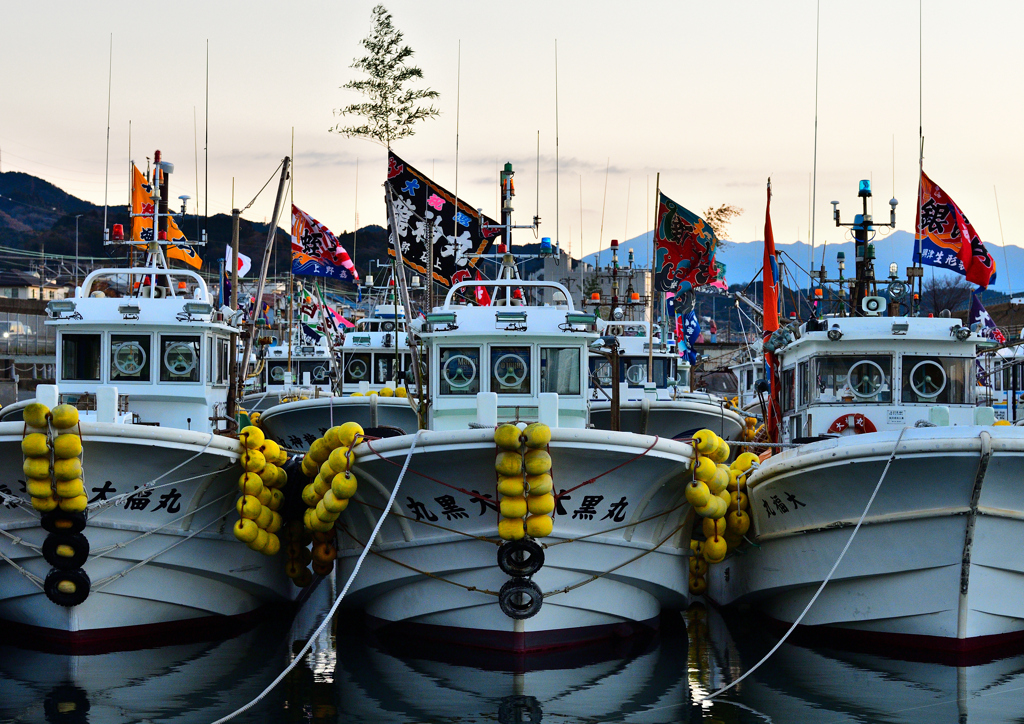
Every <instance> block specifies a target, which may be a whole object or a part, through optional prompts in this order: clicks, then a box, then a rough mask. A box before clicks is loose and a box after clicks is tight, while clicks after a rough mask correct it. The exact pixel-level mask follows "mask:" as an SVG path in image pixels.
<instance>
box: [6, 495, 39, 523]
mask: <svg viewBox="0 0 1024 724" xmlns="http://www.w3.org/2000/svg"><path fill="white" fill-rule="evenodd" d="M0 503H3V504H5V505H7V504H10V505H12V506H13V505H16V506H18V507H19V508H24V509H25V510H27V511H29V512H30V513H31V514H32V517H34V518H39V517H41V516H40V515H39V512H38V511H37V510H36V509H35V508H33V507H32V504H31V503H30V502H28V501H27V500H25V499H24V498H19V497H18V496H17V495H8V494H7V493H4V492H2V491H0Z"/></svg>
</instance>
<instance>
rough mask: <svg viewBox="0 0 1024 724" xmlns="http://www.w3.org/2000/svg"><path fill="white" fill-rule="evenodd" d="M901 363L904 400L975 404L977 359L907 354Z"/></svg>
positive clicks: (945, 403)
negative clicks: (912, 355)
mask: <svg viewBox="0 0 1024 724" xmlns="http://www.w3.org/2000/svg"><path fill="white" fill-rule="evenodd" d="M900 362H901V364H902V367H903V402H910V403H926V404H929V405H963V404H974V365H973V362H974V359H973V358H964V357H910V356H906V357H903V359H902V360H901V361H900Z"/></svg>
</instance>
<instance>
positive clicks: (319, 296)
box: [289, 277, 341, 393]
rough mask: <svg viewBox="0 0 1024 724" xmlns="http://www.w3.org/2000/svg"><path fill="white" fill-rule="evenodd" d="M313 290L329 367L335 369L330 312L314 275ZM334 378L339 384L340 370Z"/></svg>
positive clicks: (336, 364) (335, 361) (336, 363)
mask: <svg viewBox="0 0 1024 724" xmlns="http://www.w3.org/2000/svg"><path fill="white" fill-rule="evenodd" d="M313 291H315V292H316V298H317V300H318V301H319V302H320V314H321V316H322V317H323V320H324V321H323V325H324V335H325V336H326V337H327V349H328V350H329V354H328V356H329V357H330V358H331V368H332V369H337V366H338V362H337V360H335V358H334V338H333V337H332V336H331V325H330V324H328V322H327V315H328V314H330V311H328V309H327V303H326V302H325V301H324V295H323V292H321V291H320V283H319V282H317V281H316V278H315V277H314V278H313ZM290 346H291V345H289V347H290ZM290 354H291V353H290V352H289V356H290ZM336 380H337V383H338V384H339V385H340V384H341V370H338V376H337V378H336ZM334 391H335V388H334V385H333V384H332V385H331V392H332V393H333V392H334Z"/></svg>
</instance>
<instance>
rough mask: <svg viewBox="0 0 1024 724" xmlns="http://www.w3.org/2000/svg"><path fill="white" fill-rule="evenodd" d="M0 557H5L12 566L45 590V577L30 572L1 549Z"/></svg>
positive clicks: (40, 588)
mask: <svg viewBox="0 0 1024 724" xmlns="http://www.w3.org/2000/svg"><path fill="white" fill-rule="evenodd" d="M0 558H3V559H4V560H5V561H7V562H8V563H9V564H10V565H11V567H12V568H13V569H14V570H16V571H17V572H18V573H20V574H21V575H23V576H24V577H25V578H27V579H28V580H29V581H30V582H31V583H33V584H35V586H36V587H37V588H38V589H39V590H40V591H42V590H43V579H42V578H40V577H39V576H37V575H35V574H34V573H30V572H29V571H27V570H25V569H24V568H22V567H21V566H19V565H18V564H17V563H15V562H14V561H12V560H11V559H10V558H8V557H7V556H6V554H4V552H3V551H0Z"/></svg>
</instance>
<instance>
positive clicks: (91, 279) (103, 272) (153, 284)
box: [77, 266, 210, 302]
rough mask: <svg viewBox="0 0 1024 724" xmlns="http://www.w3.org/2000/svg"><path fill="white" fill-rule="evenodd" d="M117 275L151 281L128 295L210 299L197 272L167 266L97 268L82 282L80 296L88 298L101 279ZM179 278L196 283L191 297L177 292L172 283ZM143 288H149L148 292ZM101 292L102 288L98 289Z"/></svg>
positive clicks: (207, 290) (131, 290)
mask: <svg viewBox="0 0 1024 724" xmlns="http://www.w3.org/2000/svg"><path fill="white" fill-rule="evenodd" d="M117 277H129V278H131V277H139V278H140V279H142V278H146V277H148V278H149V282H148V283H147V284H146V285H145V286H141V285H140V287H139V289H138V290H133V289H131V288H129V289H128V295H127V296H132V297H141V296H149V297H157V298H159V297H160V296H167V297H179V298H182V299H185V298H192V299H198V300H200V301H203V302H205V301H207V300H209V299H210V290H209V288H208V287H207V286H206V281H205V280H204V279H203V278H202V277H201V276H200V275H199V274H197V273H196V272H194V271H192V270H191V269H169V268H166V267H153V266H150V267H128V268H126V269H97V270H96V271H93V272H91V273H90V274H89V276H87V277H86V278H85V281H83V282H82V286H81V288H80V289H79V290H78V294H77V297H78V298H88V297H89V296H91V294H92V293H93V287H94V285H95V283H96V282H97V281H98V280H101V279H113V278H117ZM158 277H167V281H168V285H167V287H164V286H163V285H161V284H158V283H157V278H158ZM175 278H177V279H178V280H183V279H182V278H184V279H187V280H190V281H192V282H194V283H195V292H194V293H193V295H192V296H191V297H187V296H186V295H184V294H178V293H177V285H176V284H174V283H171V280H172V279H175ZM143 290H148V292H149V293H148V294H146V293H145V292H144V291H143ZM96 291H97V292H101V291H102V290H98V289H97V290H96Z"/></svg>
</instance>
